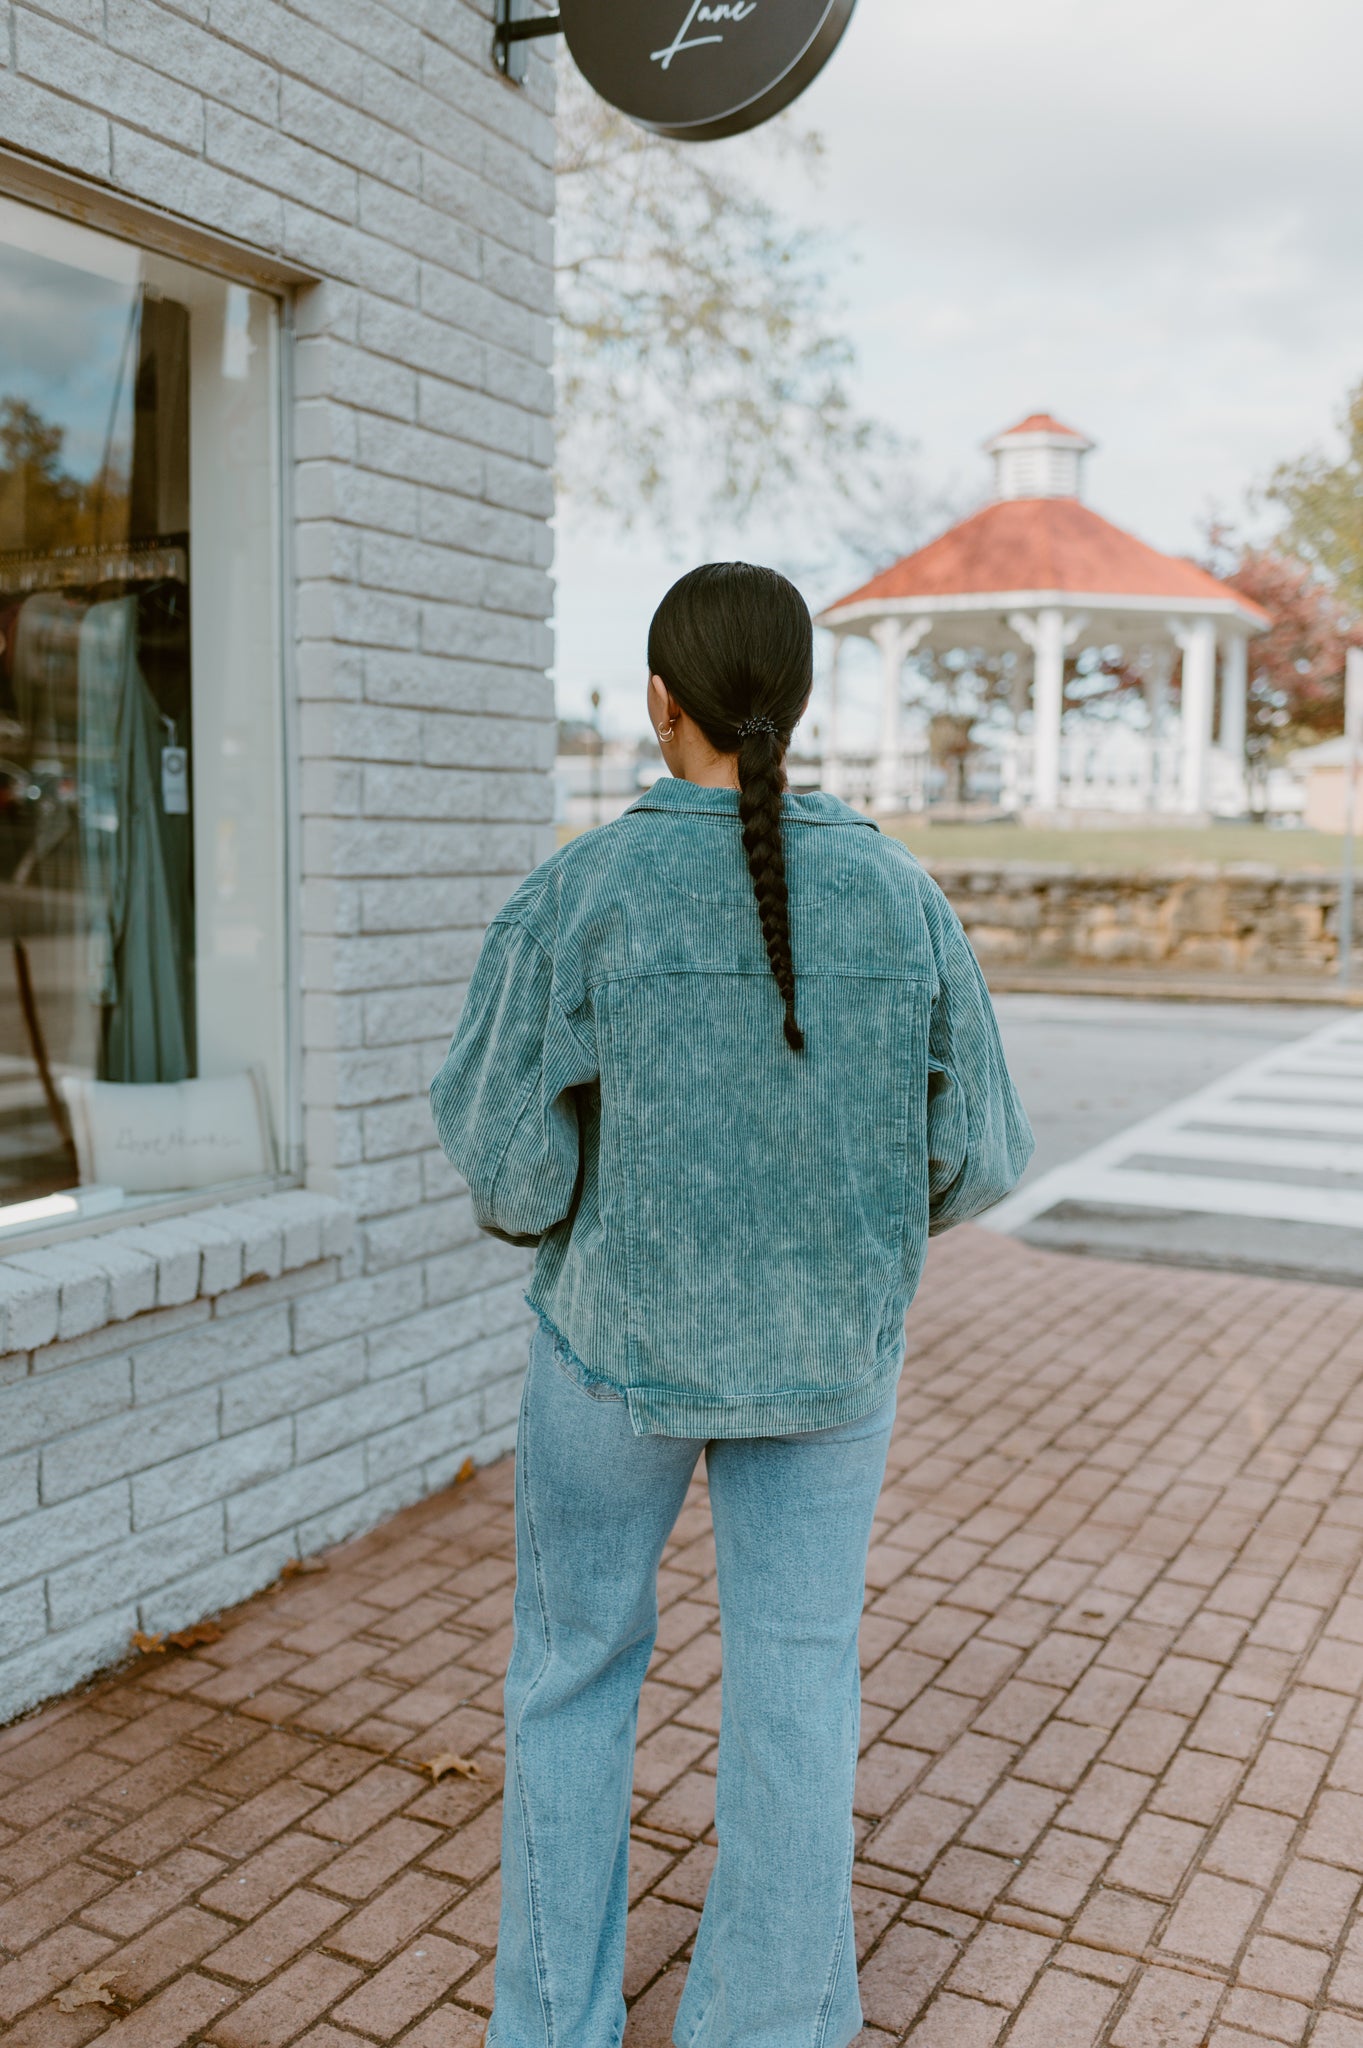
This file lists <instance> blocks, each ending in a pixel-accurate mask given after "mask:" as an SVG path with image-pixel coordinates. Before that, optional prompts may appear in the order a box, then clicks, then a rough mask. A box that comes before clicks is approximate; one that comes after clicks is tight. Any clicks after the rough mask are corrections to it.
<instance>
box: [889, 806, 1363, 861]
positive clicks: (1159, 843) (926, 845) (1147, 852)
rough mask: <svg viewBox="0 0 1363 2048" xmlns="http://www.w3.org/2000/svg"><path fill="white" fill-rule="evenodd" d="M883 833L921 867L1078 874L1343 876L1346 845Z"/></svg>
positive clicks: (1222, 834)
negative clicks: (1022, 865)
mask: <svg viewBox="0 0 1363 2048" xmlns="http://www.w3.org/2000/svg"><path fill="white" fill-rule="evenodd" d="M885 829H886V830H887V831H889V832H893V833H894V835H895V837H896V838H897V839H902V840H903V842H904V844H905V845H906V846H907V847H908V848H909V849H910V851H911V852H913V853H916V854H917V856H918V858H919V859H920V860H921V861H924V862H926V863H927V864H929V865H931V864H933V863H934V862H938V861H951V860H988V861H994V860H1000V861H1062V862H1064V864H1065V865H1066V866H1067V867H1079V868H1108V869H1118V868H1122V869H1127V870H1130V869H1133V868H1163V867H1170V866H1178V865H1181V864H1182V863H1183V862H1185V861H1203V862H1213V863H1215V865H1216V866H1218V867H1226V866H1228V865H1230V864H1231V863H1233V862H1239V861H1254V862H1256V863H1258V864H1259V865H1261V866H1264V867H1273V868H1278V869H1282V870H1290V871H1292V872H1300V871H1301V870H1302V869H1306V868H1323V869H1326V870H1334V869H1338V867H1339V866H1340V863H1341V861H1342V859H1343V853H1344V841H1343V840H1342V839H1340V838H1335V837H1333V836H1331V835H1329V834H1327V833H1324V832H1302V831H1274V830H1273V829H1272V828H1270V827H1269V826H1267V825H1211V826H1202V827H1189V828H1187V829H1185V828H1183V827H1181V826H1178V825H1159V826H1152V827H1150V828H1149V829H1148V830H1145V831H1141V830H1140V829H1139V828H1137V827H1132V828H1130V829H1127V830H1123V831H1100V832H1086V831H1081V830H1075V831H1072V832H1067V831H1065V830H1063V829H1061V830H1051V831H1045V830H1031V829H1029V828H1028V827H1027V826H1024V825H925V824H923V823H922V822H921V820H920V819H918V818H898V819H891V820H889V821H888V822H887V823H886V826H885Z"/></svg>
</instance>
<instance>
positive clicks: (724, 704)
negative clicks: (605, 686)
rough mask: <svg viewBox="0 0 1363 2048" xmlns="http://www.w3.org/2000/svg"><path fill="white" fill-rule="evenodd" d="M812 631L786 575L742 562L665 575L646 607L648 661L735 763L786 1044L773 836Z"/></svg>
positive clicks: (782, 886)
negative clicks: (653, 604) (668, 580)
mask: <svg viewBox="0 0 1363 2048" xmlns="http://www.w3.org/2000/svg"><path fill="white" fill-rule="evenodd" d="M813 664H814V629H813V625H812V623H811V621H810V617H809V608H808V606H807V605H806V603H805V601H804V599H803V598H802V597H801V595H800V593H799V591H798V590H797V589H796V588H795V586H794V584H793V583H788V582H787V580H786V578H785V577H784V576H781V575H778V573H777V572H776V570H775V569H760V568H756V567H754V566H753V564H752V563H750V562H709V563H707V564H705V566H704V567H702V568H699V569H692V570H691V571H690V573H689V574H688V575H686V576H683V577H682V578H681V580H680V581H679V582H677V583H674V584H673V586H672V588H671V589H670V590H669V591H668V593H667V595H666V597H665V598H664V599H663V601H662V603H661V604H660V605H659V606H658V609H657V611H656V612H655V613H654V616H653V624H652V625H651V627H650V628H649V635H648V666H649V671H650V673H651V674H652V675H655V676H659V677H660V678H661V679H662V681H663V682H664V683H665V684H666V685H667V687H668V689H669V690H670V691H671V693H672V695H673V696H674V697H675V698H676V700H677V702H678V703H679V704H680V705H681V706H682V709H683V710H684V711H685V712H686V713H687V714H688V716H689V717H691V718H694V719H695V721H696V724H697V725H698V726H699V727H700V729H701V731H702V732H703V733H704V734H705V737H706V738H707V739H708V740H709V742H710V744H711V746H712V747H715V748H716V749H717V750H718V751H719V752H720V753H722V754H734V755H736V756H737V761H738V815H739V820H740V823H741V824H742V827H743V850H744V852H745V853H746V854H747V857H748V872H749V874H750V875H751V876H752V885H753V894H754V895H755V896H756V898H757V912H758V916H759V918H760V919H761V923H762V937H763V939H764V940H765V942H766V948H767V958H768V960H769V961H770V962H771V971H772V973H773V975H774V976H775V978H776V986H777V988H778V989H779V990H780V992H781V999H782V1001H783V1003H784V1004H785V1021H784V1029H785V1035H786V1043H787V1044H788V1045H789V1046H790V1048H791V1050H792V1051H793V1052H803V1051H804V1045H805V1040H804V1033H803V1032H802V1031H801V1029H800V1026H799V1023H798V1021H797V1019H796V1015H795V963H794V960H793V958H792V956H791V949H790V899H789V896H788V893H787V889H786V862H785V850H784V848H783V846H782V843H781V797H782V794H783V792H784V790H785V787H786V748H787V747H788V746H789V745H790V735H791V732H792V730H793V729H794V726H795V724H796V721H797V720H798V718H799V716H800V714H801V712H802V711H803V710H804V707H805V702H806V700H807V698H808V696H809V690H810V683H811V680H812V676H813Z"/></svg>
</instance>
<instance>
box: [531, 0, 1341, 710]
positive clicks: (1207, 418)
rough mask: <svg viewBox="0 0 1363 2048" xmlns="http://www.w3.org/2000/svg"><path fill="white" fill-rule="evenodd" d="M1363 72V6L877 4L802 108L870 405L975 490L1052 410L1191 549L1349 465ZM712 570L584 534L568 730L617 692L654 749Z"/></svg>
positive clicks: (574, 600) (821, 211)
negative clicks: (1337, 433) (686, 621)
mask: <svg viewBox="0 0 1363 2048" xmlns="http://www.w3.org/2000/svg"><path fill="white" fill-rule="evenodd" d="M1360 76H1363V6H1360V5H1359V0H1293V4H1292V5H1290V6H1289V5H1284V4H1283V0H1140V4H1137V0H859V5H858V7H857V10H856V13H855V15H854V16H853V20H852V24H851V27H850V28H849V29H848V32H847V35H846V36H845V38H844V40H843V42H842V45H841V46H840V48H839V49H838V51H837V53H836V54H835V56H834V58H833V60H832V62H831V63H830V65H829V66H828V68H827V69H826V70H825V72H824V73H823V75H822V77H821V78H820V79H819V80H818V81H817V82H816V83H815V85H814V86H813V87H812V88H811V89H810V91H809V92H808V93H807V94H806V95H805V97H804V99H803V101H802V102H801V103H800V107H799V110H798V111H799V115H800V117H801V119H802V120H804V121H806V122H807V123H808V124H809V125H810V126H812V127H815V128H817V129H818V130H819V131H820V132H821V133H822V135H823V136H824V139H825V142H826V144H827V162H826V166H825V171H824V176H823V180H822V185H821V188H820V189H818V190H804V191H797V192H796V193H794V194H793V195H792V202H793V204H794V205H795V207H796V210H797V215H798V218H799V219H800V220H802V221H803V222H806V223H809V224H823V225H825V226H828V227H829V228H831V229H833V230H834V231H835V232H836V234H837V235H838V237H839V238H840V240H841V241H842V242H843V244H844V245H845V246H846V247H847V248H848V250H849V252H850V253H851V254H852V255H853V256H854V259H855V260H850V261H848V262H846V263H844V264H843V265H842V267H841V270H840V274H839V284H840V287H841V290H842V292H843V295H844V296H845V297H846V299H847V300H848V302H849V316H848V327H849V332H850V334H851V337H852V339H853V341H854V343H855V345H856V348H857V350H858V353H859V357H860V363H861V370H860V375H859V379H858V397H859V399H860V401H861V403H862V404H863V405H864V406H865V407H866V408H867V409H869V410H872V411H874V412H875V413H877V414H878V415H880V416H881V417H883V418H885V419H886V420H888V421H889V422H890V423H891V424H893V425H894V426H895V427H896V428H897V429H898V430H899V431H900V432H901V433H902V434H904V435H905V436H906V437H908V438H909V439H911V440H912V441H914V442H916V443H917V446H918V451H919V452H918V455H917V458H916V468H917V471H918V473H919V474H920V475H921V477H922V479H923V481H924V483H925V484H926V485H927V487H928V488H929V489H933V490H937V489H942V490H950V491H953V492H954V493H956V494H958V495H962V494H964V495H966V496H969V495H971V494H978V492H979V491H980V490H981V489H982V488H983V485H984V482H985V478H986V468H985V462H984V458H983V457H982V456H981V455H980V453H979V444H980V442H981V441H983V440H984V439H985V438H986V437H987V436H988V435H989V434H991V433H993V432H996V431H998V430H999V429H1000V428H1002V427H1005V426H1008V425H1011V424H1012V423H1013V421H1014V420H1016V419H1018V418H1020V417H1021V416H1022V415H1023V414H1024V413H1028V412H1032V411H1035V410H1040V409H1046V410H1050V411H1053V412H1055V413H1057V414H1058V415H1059V416H1060V417H1061V418H1062V419H1064V420H1067V421H1068V422H1070V423H1071V424H1073V425H1075V426H1077V427H1081V428H1083V429H1084V430H1085V431H1086V432H1087V433H1088V434H1090V435H1091V436H1092V437H1093V438H1094V440H1096V441H1097V442H1098V443H1099V447H1098V452H1097V453H1096V454H1095V455H1094V456H1092V457H1090V459H1089V465H1088V490H1087V496H1088V499H1089V502H1090V503H1091V504H1093V505H1094V506H1095V507H1096V508H1097V509H1098V510H1099V511H1101V512H1103V513H1105V514H1106V515H1107V516H1108V517H1109V518H1112V519H1115V520H1117V521H1118V522H1119V523H1120V524H1122V525H1124V526H1128V527H1130V528H1131V529H1132V530H1133V531H1134V532H1136V533H1138V534H1140V535H1141V536H1142V537H1143V538H1145V539H1147V540H1149V541H1151V542H1153V543H1154V544H1155V545H1156V546H1158V547H1163V548H1166V549H1168V550H1170V551H1171V552H1182V551H1184V550H1188V549H1191V548H1193V547H1195V546H1196V545H1197V543H1198V540H1199V536H1200V531H1201V526H1202V523H1203V521H1204V518H1205V515H1206V513H1207V511H1208V509H1209V508H1211V507H1212V506H1216V507H1218V508H1220V509H1221V510H1223V511H1227V512H1232V513H1239V512H1240V511H1241V510H1242V507H1243V502H1244V498H1245V493H1246V491H1247V489H1248V488H1249V487H1250V486H1251V485H1252V484H1253V483H1255V482H1256V481H1257V480H1258V479H1261V478H1262V477H1263V476H1264V475H1265V474H1266V472H1267V471H1268V470H1269V469H1270V468H1271V467H1272V465H1273V464H1274V463H1275V462H1276V461H1277V460H1279V459H1280V458H1283V457H1286V456H1291V455H1294V454H1297V453H1299V452H1301V451H1302V450H1304V449H1306V448H1308V447H1310V446H1312V445H1331V444H1332V443H1333V438H1334V419H1335V415H1336V413H1337V411H1338V408H1339V406H1340V403H1341V401H1342V399H1343V397H1344V394H1345V391H1346V389H1347V388H1348V386H1349V385H1350V384H1352V383H1354V382H1356V381H1357V380H1358V379H1359V378H1360V377H1361V376H1363V200H1361V199H1360V194H1361V193H1363V102H1361V101H1360V96H1359V79H1360ZM698 146H704V145H698ZM712 146H713V145H712ZM720 147H724V148H727V149H736V148H737V149H742V148H743V147H745V145H743V144H727V145H720ZM809 518H810V523H811V527H812V528H813V527H816V526H817V522H818V518H819V507H818V505H817V503H813V504H811V505H810V507H809ZM707 540H708V549H709V552H711V553H713V554H715V555H729V554H741V553H743V552H745V547H744V537H743V535H742V533H741V532H737V531H732V532H727V533H726V532H716V533H714V534H712V535H710V536H707ZM748 551H749V552H752V551H753V550H751V546H749V550H748ZM687 566H689V558H687V559H679V558H677V557H675V556H673V555H672V554H670V553H669V552H668V550H667V549H666V548H665V547H664V546H662V545H661V544H660V543H657V542H655V541H654V540H653V539H651V537H650V536H649V535H648V534H646V533H643V534H640V533H636V534H633V535H630V536H628V537H621V536H619V535H615V534H612V533H611V532H610V530H609V529H607V528H605V527H603V526H601V525H599V524H589V523H585V522H584V521H582V519H581V518H580V517H578V516H577V515H571V516H565V517H564V518H562V519H561V520H560V530H559V539H558V560H557V570H556V573H557V576H558V579H559V616H558V647H559V654H558V682H559V703H560V710H561V712H562V713H563V714H564V715H565V716H566V715H573V714H576V713H579V712H581V711H582V710H583V709H584V707H585V706H586V703H587V698H588V693H589V692H590V690H591V689H592V688H593V687H594V686H595V687H598V688H600V689H601V691H602V692H603V696H604V698H605V712H604V716H605V718H606V722H607V725H608V727H609V728H611V729H614V730H616V731H621V732H623V731H634V730H642V726H643V713H642V707H641V703H640V702H639V701H638V700H639V699H640V697H641V689H642V684H641V677H642V674H643V645H644V638H645V634H646V631H647V625H648V619H649V615H650V613H651V611H652V608H653V605H654V603H655V602H656V600H657V598H658V597H659V596H660V595H661V593H662V591H663V589H664V588H665V587H666V585H667V583H668V581H669V580H670V579H671V577H672V576H673V575H675V574H676V573H678V572H679V571H680V570H681V569H682V568H685V567H687ZM805 594H806V596H807V597H808V598H809V599H810V601H811V603H816V604H817V603H820V602H826V601H828V600H829V599H830V598H832V597H834V596H836V595H838V594H839V593H838V591H837V590H836V589H825V588H823V587H821V586H820V585H819V584H818V581H817V579H814V580H813V581H812V582H811V584H810V586H809V587H808V588H807V589H806V593H805ZM870 682H871V678H870V676H869V674H867V675H865V676H863V677H862V679H861V688H862V690H863V692H865V691H866V690H867V689H868V688H869V685H870ZM869 709H870V697H869V695H867V696H866V710H867V711H868V712H869Z"/></svg>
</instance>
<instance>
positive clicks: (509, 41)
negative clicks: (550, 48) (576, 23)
mask: <svg viewBox="0 0 1363 2048" xmlns="http://www.w3.org/2000/svg"><path fill="white" fill-rule="evenodd" d="M562 29H563V17H562V15H561V14H538V13H536V12H535V10H534V7H533V4H532V0H497V14H496V26H495V28H494V29H493V32H492V58H493V62H494V63H495V64H496V66H497V69H498V70H499V71H500V72H501V74H502V76H503V78H508V79H510V81H511V83H512V84H513V85H523V84H524V83H525V45H526V43H528V42H530V41H531V40H532V39H533V38H534V37H536V36H556V35H559V34H560V33H561V32H562Z"/></svg>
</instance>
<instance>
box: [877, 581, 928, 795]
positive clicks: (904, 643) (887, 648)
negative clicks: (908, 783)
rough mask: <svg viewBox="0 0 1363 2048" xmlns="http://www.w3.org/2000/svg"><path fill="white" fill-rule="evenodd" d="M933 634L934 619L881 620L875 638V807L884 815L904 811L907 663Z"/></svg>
mask: <svg viewBox="0 0 1363 2048" xmlns="http://www.w3.org/2000/svg"><path fill="white" fill-rule="evenodd" d="M931 631H932V620H931V619H880V620H878V621H877V622H876V624H875V625H874V626H872V628H871V638H872V639H873V640H874V641H875V643H876V646H877V647H878V648H879V649H880V659H881V693H880V751H879V754H878V755H877V757H876V774H875V804H874V808H875V809H876V810H878V811H881V812H894V811H897V810H899V809H901V808H902V806H903V802H904V793H903V741H902V737H901V733H902V727H903V711H902V694H903V681H904V663H905V662H906V661H907V660H908V658H909V656H910V655H911V654H912V653H913V650H914V648H915V647H917V646H918V644H919V642H920V641H921V640H925V639H926V638H927V636H928V634H929V633H930V632H931Z"/></svg>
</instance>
